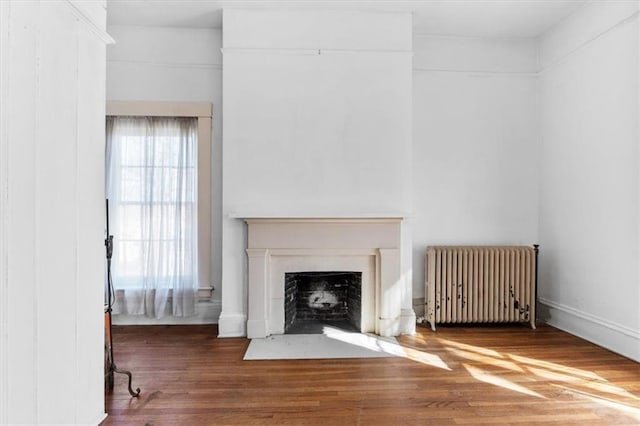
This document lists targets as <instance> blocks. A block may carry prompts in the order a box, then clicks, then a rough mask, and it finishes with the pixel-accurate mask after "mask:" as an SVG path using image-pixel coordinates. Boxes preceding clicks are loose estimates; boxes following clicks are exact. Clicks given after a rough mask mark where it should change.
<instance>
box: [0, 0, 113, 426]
mask: <svg viewBox="0 0 640 426" xmlns="http://www.w3.org/2000/svg"><path fill="white" fill-rule="evenodd" d="M0 23H1V25H0V33H1V39H0V41H1V43H2V44H1V46H0V52H1V54H2V57H1V58H0V59H1V60H0V99H1V104H0V105H1V109H0V122H1V124H2V126H1V127H0V128H1V129H2V131H1V133H0V160H1V161H2V164H1V165H0V169H1V170H2V172H1V173H0V195H1V196H0V213H1V214H0V236H1V238H0V259H1V261H0V266H1V267H0V289H1V294H0V328H1V331H2V332H1V333H0V423H2V424H98V423H99V422H100V421H101V420H102V419H103V417H104V381H103V374H104V312H103V295H104V293H103V292H104V286H103V282H104V253H105V252H104V191H103V188H104V99H105V91H104V80H105V46H104V45H105V42H107V41H108V40H109V37H108V35H107V34H106V33H105V31H104V30H105V26H106V14H105V3H104V2H93V3H91V4H88V3H80V2H67V1H56V2H18V1H8V2H7V1H5V2H2V3H0Z"/></svg>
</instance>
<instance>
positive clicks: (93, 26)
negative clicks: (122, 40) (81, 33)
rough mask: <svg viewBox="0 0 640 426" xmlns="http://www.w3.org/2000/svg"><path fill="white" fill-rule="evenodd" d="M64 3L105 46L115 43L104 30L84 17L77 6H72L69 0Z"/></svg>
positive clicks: (87, 17)
mask: <svg viewBox="0 0 640 426" xmlns="http://www.w3.org/2000/svg"><path fill="white" fill-rule="evenodd" d="M65 3H66V4H67V6H69V8H70V9H71V12H72V13H73V15H74V16H75V17H76V18H78V20H79V21H80V22H82V23H83V24H84V25H85V26H86V27H87V28H88V29H89V30H90V31H91V32H92V33H94V34H95V35H96V36H97V37H98V38H99V39H100V40H102V41H103V42H104V43H105V44H115V43H116V41H115V40H114V39H113V37H111V36H110V35H109V34H108V33H107V32H106V31H105V30H104V29H102V28H100V27H99V26H98V25H97V24H96V23H95V22H94V21H93V20H92V19H91V18H90V17H89V16H87V15H85V13H84V12H83V11H81V10H80V9H79V8H78V6H76V5H75V4H73V2H72V1H71V0H66V1H65Z"/></svg>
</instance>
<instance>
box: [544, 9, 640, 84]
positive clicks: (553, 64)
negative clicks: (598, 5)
mask: <svg viewBox="0 0 640 426" xmlns="http://www.w3.org/2000/svg"><path fill="white" fill-rule="evenodd" d="M638 15H640V10H636V11H635V12H633V13H632V14H631V15H628V16H627V17H626V18H622V19H621V20H620V21H618V22H616V23H615V24H612V25H611V26H610V27H608V28H607V29H605V30H603V31H602V32H599V33H598V34H596V35H594V36H593V37H591V38H589V39H587V40H585V41H583V42H582V43H580V44H579V45H578V46H576V47H574V48H573V49H571V50H570V51H568V52H567V53H565V54H563V55H562V56H560V57H558V58H556V59H553V60H551V61H549V63H548V64H546V65H544V66H543V65H542V64H539V66H540V69H538V71H537V72H538V74H539V75H542V74H544V73H546V72H547V71H551V70H552V69H553V68H555V67H557V66H558V65H561V64H562V63H563V62H565V61H566V60H567V59H569V58H570V57H571V56H573V55H574V54H575V53H576V52H578V51H580V50H582V49H583V48H585V47H587V46H588V45H590V44H591V43H592V42H594V41H596V40H598V39H599V38H601V37H604V36H605V35H607V34H608V33H610V32H611V31H613V30H616V29H618V28H620V27H622V26H624V25H627V24H629V23H631V22H633V20H634V19H637V18H638ZM539 54H540V52H539V49H538V58H539ZM538 60H539V59H538Z"/></svg>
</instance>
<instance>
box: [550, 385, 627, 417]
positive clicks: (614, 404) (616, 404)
mask: <svg viewBox="0 0 640 426" xmlns="http://www.w3.org/2000/svg"><path fill="white" fill-rule="evenodd" d="M552 386H555V387H558V388H561V389H563V390H565V391H566V392H569V393H571V394H573V395H575V396H578V397H580V398H585V399H588V400H590V401H592V402H595V403H596V404H598V405H602V406H604V407H607V408H611V409H614V410H616V411H619V412H621V413H624V414H625V415H628V416H631V417H632V418H634V419H635V420H638V421H640V406H638V405H637V404H635V405H628V404H625V403H623V402H620V401H614V400H612V399H609V398H604V397H602V396H599V395H594V394H591V393H589V392H584V391H581V390H578V389H573V388H570V387H568V386H565V385H559V384H552ZM636 399H637V398H636Z"/></svg>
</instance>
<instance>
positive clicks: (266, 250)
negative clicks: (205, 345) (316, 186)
mask: <svg viewBox="0 0 640 426" xmlns="http://www.w3.org/2000/svg"><path fill="white" fill-rule="evenodd" d="M246 222H247V224H248V239H247V247H248V248H247V255H248V259H249V267H248V280H249V283H248V313H247V316H248V320H247V337H249V338H263V337H267V336H269V335H271V334H282V333H284V294H285V288H284V287H285V286H284V281H285V278H284V277H285V273H287V272H310V271H314V272H327V271H345V272H360V273H361V274H362V283H361V284H362V300H361V302H362V305H361V315H362V316H361V331H362V332H365V333H376V334H380V335H382V336H397V335H399V334H401V333H413V332H415V323H411V324H408V325H407V323H406V321H403V320H402V315H403V312H402V296H403V295H404V294H405V289H404V288H403V286H405V285H406V284H407V283H408V284H409V285H410V282H408V281H404V280H403V279H402V273H401V271H402V269H401V262H400V251H401V245H402V226H401V222H402V219H400V218H396V219H388V218H387V219H371V218H368V219H362V218H352V219H349V218H334V219H328V218H325V219H313V218H306V219H303V218H270V219H264V218H248V219H246ZM403 325H404V327H403Z"/></svg>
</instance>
